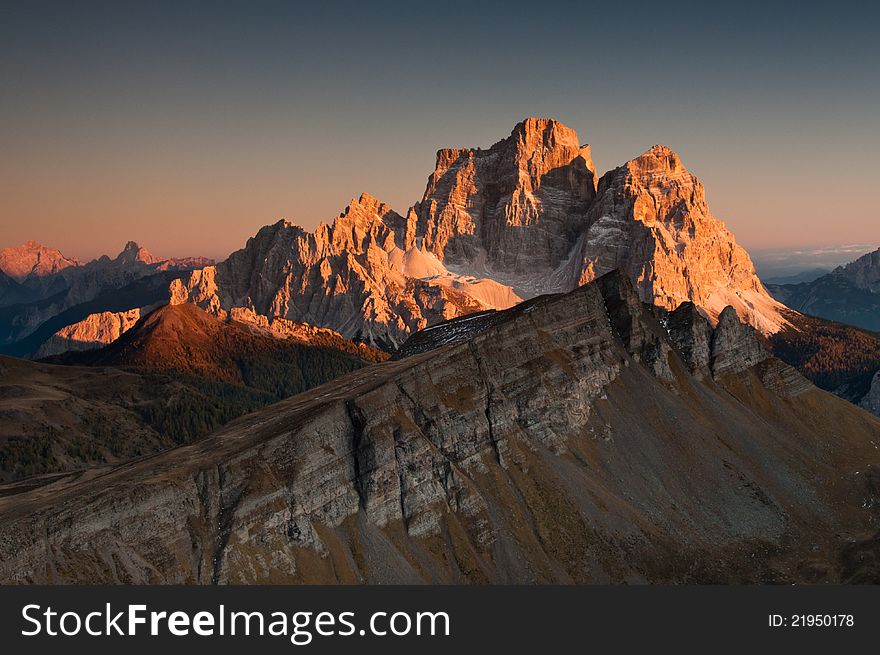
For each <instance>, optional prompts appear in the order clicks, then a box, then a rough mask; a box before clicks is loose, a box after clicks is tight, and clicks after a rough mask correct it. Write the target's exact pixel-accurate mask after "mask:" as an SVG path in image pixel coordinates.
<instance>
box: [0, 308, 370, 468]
mask: <svg viewBox="0 0 880 655" xmlns="http://www.w3.org/2000/svg"><path fill="white" fill-rule="evenodd" d="M312 339H313V343H310V344H306V343H303V342H302V341H300V340H296V339H293V338H279V337H275V336H272V335H271V334H269V333H267V332H265V331H262V330H259V329H256V328H253V327H251V326H248V325H244V324H241V323H237V322H234V321H232V322H222V321H220V320H218V319H217V318H215V317H213V316H210V315H208V314H206V313H205V312H203V311H202V310H200V309H198V308H197V307H194V306H192V305H186V306H176V307H175V306H166V307H163V308H160V309H158V310H156V311H154V312H153V313H151V314H149V315H148V316H146V317H145V318H143V319H141V321H140V322H139V323H138V324H137V325H135V327H133V328H132V329H131V330H129V331H128V332H126V333H125V334H124V335H123V336H122V337H121V338H120V339H118V340H117V341H116V342H114V343H113V344H111V345H110V346H107V347H105V348H102V349H99V350H93V351H88V352H81V353H66V354H64V355H61V356H58V357H54V358H50V359H49V360H47V362H54V363H59V362H60V363H64V364H66V366H57V365H52V364H51V363H35V362H28V361H24V360H17V359H12V358H3V359H2V362H3V363H2V366H0V369H2V376H0V412H2V413H0V418H2V423H0V480H10V479H18V478H21V477H24V476H27V475H33V474H41V473H55V472H59V471H68V470H72V469H80V468H83V467H85V466H89V465H94V464H101V463H105V462H119V461H124V460H126V459H131V458H132V457H136V456H140V455H146V454H152V453H156V452H158V451H160V450H164V449H166V448H169V447H171V446H174V445H180V444H182V443H188V442H191V441H193V440H195V439H198V438H199V437H202V436H204V435H205V434H207V433H208V432H210V431H211V430H213V429H216V428H217V427H219V426H220V425H223V424H224V423H227V422H229V421H230V420H232V419H234V418H236V417H238V416H241V415H242V414H246V413H248V412H252V411H254V410H256V409H259V408H260V407H263V406H265V405H268V404H271V403H274V402H277V401H278V400H281V399H282V398H286V397H288V396H291V395H293V394H296V393H299V392H301V391H304V390H306V389H310V388H311V387H314V386H317V385H319V384H322V383H324V382H327V381H329V380H332V379H333V378H335V377H338V376H340V375H343V374H345V373H349V372H351V371H353V370H355V369H357V368H360V367H362V366H364V364H365V363H366V362H365V358H367V357H369V358H373V359H375V358H376V357H381V356H382V354H380V353H376V352H373V351H370V350H369V349H368V348H367V347H366V346H364V345H362V344H353V343H350V342H347V341H345V340H344V339H342V338H341V337H339V336H338V335H333V334H326V333H323V332H318V333H317V334H315V335H312Z"/></svg>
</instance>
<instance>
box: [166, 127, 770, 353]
mask: <svg viewBox="0 0 880 655" xmlns="http://www.w3.org/2000/svg"><path fill="white" fill-rule="evenodd" d="M615 269H620V270H623V271H625V272H626V273H627V275H628V276H629V278H630V280H631V281H632V282H633V283H634V284H635V285H636V289H637V292H638V294H639V297H640V298H641V300H642V301H644V302H649V303H653V304H657V305H660V306H662V307H665V308H667V309H670V310H672V309H675V308H676V307H678V305H679V304H681V303H682V302H686V301H691V302H693V303H695V305H696V306H697V307H698V308H699V309H700V310H701V311H703V313H704V314H706V315H707V316H708V317H709V318H710V319H711V320H713V321H714V320H717V317H718V314H719V313H720V312H721V310H722V309H723V308H724V307H726V306H727V305H732V306H734V307H735V308H736V310H737V311H738V313H739V314H740V315H741V316H743V317H744V318H745V319H746V320H747V321H748V322H749V323H750V324H751V325H753V326H755V327H757V328H758V329H759V330H761V331H762V332H764V333H772V332H774V331H776V330H778V329H779V328H780V327H781V326H782V325H784V324H785V319H784V318H783V317H782V315H781V314H780V311H779V310H780V308H781V307H782V306H781V305H780V304H779V303H778V302H776V301H774V300H773V299H772V298H771V297H770V296H769V295H768V294H767V293H766V291H765V290H764V288H763V286H762V285H761V283H760V282H759V281H758V278H757V277H756V276H755V271H754V267H753V266H752V263H751V261H750V259H749V257H748V255H747V254H746V252H745V251H744V250H743V249H742V248H740V247H739V246H738V245H736V243H735V241H734V239H733V236H732V235H731V234H730V232H728V231H727V229H726V228H725V227H724V224H723V223H722V222H721V221H719V220H718V219H717V218H715V217H714V216H712V214H711V213H710V212H709V209H708V206H707V204H706V201H705V197H704V192H703V187H702V185H701V184H700V183H699V182H698V181H697V179H696V178H695V177H694V176H693V175H692V174H691V173H689V172H688V171H687V170H686V169H685V168H684V166H683V165H682V163H681V161H680V159H679V158H678V156H677V155H676V154H675V153H674V152H672V151H671V150H669V149H668V148H665V147H663V146H655V147H654V148H652V149H651V150H649V151H648V152H647V153H645V154H644V155H642V156H641V157H638V158H636V159H634V160H632V161H631V162H628V163H627V164H625V165H624V166H622V167H620V168H618V169H615V170H613V171H611V172H610V173H608V174H607V175H605V176H604V177H603V178H602V180H601V181H600V183H599V185H598V190H597V184H596V173H595V170H594V168H593V164H592V161H591V157H590V149H589V146H585V145H581V144H580V142H579V140H578V137H577V134H576V133H575V132H574V131H573V130H571V129H569V128H568V127H566V126H564V125H562V124H561V123H559V122H558V121H555V120H551V119H538V118H530V119H527V120H525V121H523V122H522V123H520V124H518V125H517V126H516V127H514V129H513V131H512V132H511V134H510V136H509V137H508V138H506V139H503V140H502V141H499V142H498V143H496V144H495V145H493V146H492V147H491V148H488V149H486V150H483V149H479V148H477V149H473V148H462V149H442V150H440V151H439V152H438V153H437V163H436V167H435V170H434V172H433V173H432V174H431V176H430V177H429V179H428V184H427V187H426V189H425V193H424V195H423V197H422V200H421V201H419V202H418V203H416V204H415V205H414V206H413V207H412V208H411V209H410V210H409V211H408V212H406V216H405V217H404V216H402V215H401V214H398V213H397V212H395V211H394V210H392V209H391V208H390V207H388V206H387V205H385V204H383V203H381V202H379V201H378V200H376V199H374V198H372V197H370V196H368V195H362V196H361V197H360V198H359V199H357V200H353V201H352V203H351V204H350V205H349V206H348V208H346V210H345V211H344V212H343V213H342V214H341V215H340V216H339V217H338V218H337V219H336V220H335V221H333V223H332V224H331V225H325V224H321V225H319V226H318V228H317V229H316V230H315V231H314V232H313V233H312V232H308V231H306V230H304V229H302V228H300V227H298V226H296V225H294V224H292V223H287V222H284V221H282V222H279V223H277V224H275V225H272V226H269V227H265V228H263V229H262V230H260V232H259V233H258V234H257V235H256V236H255V237H254V238H253V239H250V240H249V241H248V243H247V245H246V246H245V248H244V249H242V250H240V251H238V252H236V253H233V255H232V256H230V258H229V259H228V260H226V261H225V262H223V263H221V264H219V265H217V266H216V267H208V268H206V269H204V270H201V271H198V272H194V273H192V274H191V275H190V276H189V278H188V279H184V280H181V281H180V282H179V283H175V286H174V288H173V289H172V297H173V298H174V302H194V303H196V304H198V305H199V306H201V307H203V308H206V309H208V310H209V311H212V312H214V313H217V314H218V315H222V314H224V313H227V312H228V311H229V310H230V309H232V308H233V307H243V308H247V309H250V310H252V311H254V312H255V313H257V314H260V315H263V316H266V317H267V319H271V318H274V317H281V318H284V319H288V320H292V321H295V322H300V323H312V324H315V325H319V326H322V327H328V328H331V329H334V330H336V331H338V332H340V333H341V334H342V335H343V336H345V337H346V338H349V339H355V340H361V341H366V342H368V343H371V344H373V345H377V346H379V347H383V348H387V349H389V350H393V349H394V348H395V347H397V346H399V345H400V344H401V343H402V342H403V341H404V340H405V339H406V338H407V336H408V335H409V334H412V333H413V332H416V331H418V330H422V329H424V328H425V327H427V326H429V325H434V324H436V323H438V322H442V321H444V320H448V319H451V318H455V317H456V316H459V315H462V314H467V313H473V312H477V311H482V310H487V309H505V308H507V307H510V306H512V305H514V304H516V303H517V302H519V301H520V300H522V299H525V298H530V297H534V296H536V295H540V294H545V293H553V292H565V291H570V290H571V289H573V288H575V287H577V286H578V285H580V284H583V283H585V282H588V281H590V280H592V279H594V278H596V277H597V276H599V275H601V274H603V273H607V272H608V271H611V270H615Z"/></svg>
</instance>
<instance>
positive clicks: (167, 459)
mask: <svg viewBox="0 0 880 655" xmlns="http://www.w3.org/2000/svg"><path fill="white" fill-rule="evenodd" d="M701 321H702V322H701ZM416 346H417V347H416ZM399 355H400V357H399V358H398V359H395V360H393V361H389V362H385V363H382V364H376V365H373V366H370V367H367V368H364V369H361V370H359V371H356V372H354V373H352V374H349V375H347V376H344V377H342V378H339V379H337V380H335V381H334V382H333V383H332V384H330V385H325V386H322V387H318V388H316V389H314V390H311V391H309V392H306V393H304V394H300V395H298V396H295V397H293V398H290V399H288V400H286V401H282V402H280V403H278V404H276V405H273V406H271V407H268V408H266V409H264V410H261V411H259V412H256V413H254V414H251V415H249V416H246V417H243V418H241V419H239V420H237V421H234V422H232V423H230V424H228V425H226V426H224V427H223V428H221V429H220V430H218V431H217V432H216V433H214V434H213V435H212V436H211V437H209V438H207V439H206V440H204V441H201V442H199V443H196V444H193V445H190V446H186V447H183V448H178V449H174V450H171V451H168V452H166V453H163V454H160V455H158V456H155V457H152V458H150V459H148V460H141V461H136V462H132V463H129V464H126V465H125V466H121V467H116V468H108V469H92V470H90V471H86V472H84V473H78V474H76V475H70V476H58V477H56V478H54V479H52V480H46V481H44V482H45V484H44V485H43V486H41V487H32V488H30V489H24V490H23V489H14V488H3V489H2V492H3V493H0V581H2V582H7V583H9V582H19V583H21V582H81V581H88V582H91V583H97V582H102V581H104V582H135V583H140V582H149V583H250V582H325V583H326V582H347V583H359V582H371V583H404V582H407V583H411V582H435V583H436V582H447V583H450V582H451V583H461V582H509V583H526V582H567V583H571V582H577V583H585V582H759V581H760V582H819V581H827V582H841V581H845V582H858V581H862V582H866V581H877V579H878V576H880V571H878V569H877V567H876V561H875V559H874V558H872V557H869V556H868V554H869V553H870V552H872V548H876V546H875V544H876V536H875V533H876V530H877V528H876V510H875V509H872V507H873V504H868V505H866V504H865V499H866V498H874V497H875V496H876V494H877V489H878V480H880V473H878V465H880V461H878V460H880V456H878V450H877V445H878V442H880V420H878V419H877V418H875V417H872V416H870V415H869V414H867V413H866V412H863V411H861V410H859V409H858V408H856V407H854V406H852V405H850V404H847V403H845V402H844V401H842V400H840V399H838V398H836V397H834V396H832V395H830V394H827V393H825V392H822V391H820V390H818V389H816V388H815V387H813V386H812V385H811V384H810V383H809V382H807V381H806V380H805V379H804V378H803V377H801V376H800V375H799V374H798V373H797V372H795V371H794V370H793V369H791V368H790V367H788V366H786V365H785V364H783V363H782V362H780V361H779V360H777V359H775V358H773V357H771V356H770V355H769V353H767V352H766V351H764V350H763V349H762V348H761V345H760V342H759V340H758V337H757V336H756V334H755V332H754V330H753V329H751V328H750V327H748V326H746V325H744V324H741V323H740V321H739V320H738V319H737V317H736V312H735V310H732V309H730V310H724V311H723V312H721V316H720V317H719V320H718V322H717V326H715V327H712V326H711V325H710V324H709V323H708V321H706V320H705V318H703V317H702V316H701V315H700V314H699V313H698V312H697V311H696V308H695V306H694V305H684V306H683V307H680V308H678V309H676V310H675V311H673V312H667V311H665V310H662V309H655V308H653V307H651V306H648V305H646V304H643V303H642V302H641V299H640V298H639V296H638V295H637V293H636V291H635V290H634V288H633V286H632V285H631V283H630V282H629V277H628V276H627V275H624V274H618V273H611V274H608V275H605V276H603V277H601V278H599V279H598V280H596V281H594V282H593V283H590V284H587V285H585V286H582V287H580V288H578V289H577V290H575V291H573V292H570V293H568V294H556V295H550V296H544V297H540V298H535V299H531V300H529V301H527V302H525V303H522V304H520V305H518V306H516V307H513V308H510V309H507V310H504V311H496V312H489V311H487V312H482V313H479V314H476V315H473V316H467V317H463V318H459V319H455V320H452V321H448V322H445V323H442V324H440V325H437V326H435V327H433V328H431V329H429V330H425V331H422V332H420V333H418V334H415V335H413V336H412V337H410V339H409V340H408V342H407V343H406V344H405V345H404V347H403V348H402V349H401V353H399ZM71 525H73V526H76V529H75V530H71V529H70V528H69V526H71Z"/></svg>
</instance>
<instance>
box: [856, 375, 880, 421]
mask: <svg viewBox="0 0 880 655" xmlns="http://www.w3.org/2000/svg"><path fill="white" fill-rule="evenodd" d="M859 407H861V408H862V409H866V410H868V411H869V412H871V413H872V414H875V415H876V416H880V371H878V372H877V373H875V374H874V378H873V380H872V381H871V387H870V389H869V390H868V393H867V394H865V396H864V397H863V398H862V400H861V401H860V402H859Z"/></svg>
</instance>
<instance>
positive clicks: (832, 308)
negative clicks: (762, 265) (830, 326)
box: [767, 249, 880, 332]
mask: <svg viewBox="0 0 880 655" xmlns="http://www.w3.org/2000/svg"><path fill="white" fill-rule="evenodd" d="M767 289H768V291H770V293H771V294H773V296H774V297H775V298H776V299H777V300H779V301H780V302H783V303H785V304H786V305H787V306H789V307H791V308H792V309H796V310H797V311H799V312H803V313H805V314H811V315H813V316H819V317H821V318H827V319H830V320H833V321H839V322H841V323H848V324H849V325H855V326H858V327H862V328H865V329H867V330H873V331H875V332H878V331H880V249H878V250H875V251H874V252H871V253H868V254H867V255H864V256H863V257H860V258H859V259H857V260H856V261H854V262H852V263H850V264H847V265H845V266H839V267H837V268H835V269H834V270H833V271H831V272H830V273H828V274H826V275H823V276H821V277H819V278H817V279H815V280H812V281H809V282H803V283H799V284H768V285H767Z"/></svg>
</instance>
